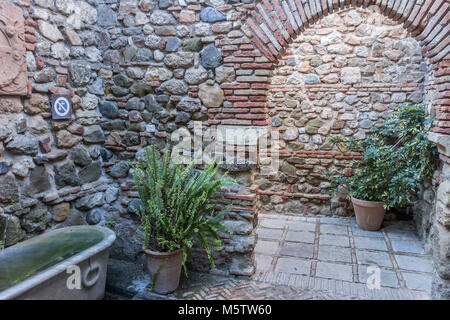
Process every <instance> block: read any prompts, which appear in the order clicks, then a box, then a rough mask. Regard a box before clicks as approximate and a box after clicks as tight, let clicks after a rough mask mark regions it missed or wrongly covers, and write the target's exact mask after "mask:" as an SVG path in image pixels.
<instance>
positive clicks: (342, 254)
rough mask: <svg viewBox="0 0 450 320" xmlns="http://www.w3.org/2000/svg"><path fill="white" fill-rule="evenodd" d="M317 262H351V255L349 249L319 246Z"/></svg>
mask: <svg viewBox="0 0 450 320" xmlns="http://www.w3.org/2000/svg"><path fill="white" fill-rule="evenodd" d="M318 258H319V260H321V261H336V262H347V263H351V262H352V254H351V251H350V248H342V247H333V246H319V257H318Z"/></svg>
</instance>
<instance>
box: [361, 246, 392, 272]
mask: <svg viewBox="0 0 450 320" xmlns="http://www.w3.org/2000/svg"><path fill="white" fill-rule="evenodd" d="M356 260H357V262H358V264H366V265H371V266H377V267H388V268H393V267H394V266H393V265H392V261H391V258H390V257H389V253H387V252H374V251H366V250H356Z"/></svg>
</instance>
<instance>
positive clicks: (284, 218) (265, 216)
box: [258, 214, 288, 220]
mask: <svg viewBox="0 0 450 320" xmlns="http://www.w3.org/2000/svg"><path fill="white" fill-rule="evenodd" d="M258 218H259V219H261V218H262V219H278V220H287V219H288V216H282V215H276V214H261V215H260V216H258Z"/></svg>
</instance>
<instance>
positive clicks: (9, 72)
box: [0, 2, 27, 95]
mask: <svg viewBox="0 0 450 320" xmlns="http://www.w3.org/2000/svg"><path fill="white" fill-rule="evenodd" d="M25 54H26V50H25V32H24V18H23V12H22V9H21V8H19V7H16V6H14V5H12V4H10V3H7V2H0V95H26V94H27V70H26V58H25Z"/></svg>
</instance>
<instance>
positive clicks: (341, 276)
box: [316, 261, 353, 281]
mask: <svg viewBox="0 0 450 320" xmlns="http://www.w3.org/2000/svg"><path fill="white" fill-rule="evenodd" d="M316 276H317V277H321V278H326V279H336V280H343V281H353V272H352V266H350V265H346V264H337V263H329V262H321V261H319V262H318V263H317V269H316Z"/></svg>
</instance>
